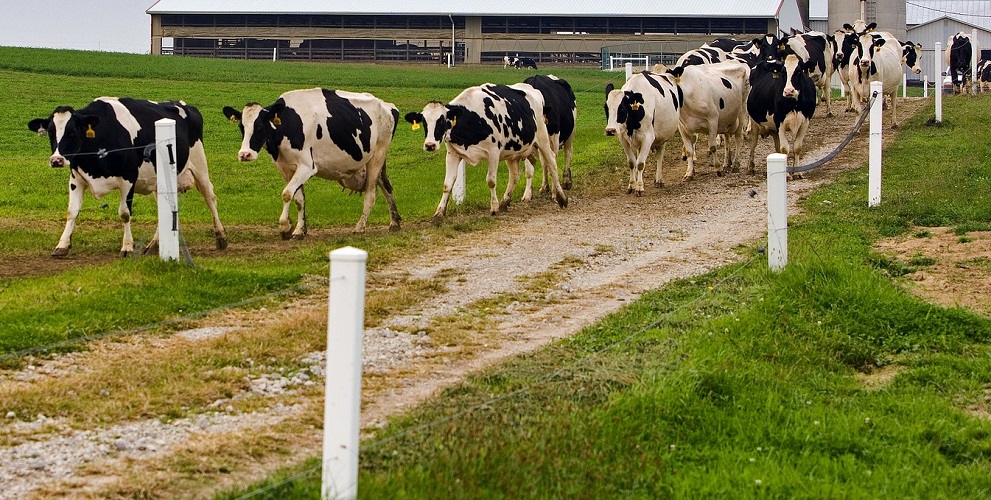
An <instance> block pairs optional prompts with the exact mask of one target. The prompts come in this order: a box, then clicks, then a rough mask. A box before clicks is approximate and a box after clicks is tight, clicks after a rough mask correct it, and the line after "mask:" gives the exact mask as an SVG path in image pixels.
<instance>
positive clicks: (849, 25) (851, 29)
mask: <svg viewBox="0 0 991 500" xmlns="http://www.w3.org/2000/svg"><path fill="white" fill-rule="evenodd" d="M843 29H845V30H847V31H853V25H852V24H850V23H843Z"/></svg>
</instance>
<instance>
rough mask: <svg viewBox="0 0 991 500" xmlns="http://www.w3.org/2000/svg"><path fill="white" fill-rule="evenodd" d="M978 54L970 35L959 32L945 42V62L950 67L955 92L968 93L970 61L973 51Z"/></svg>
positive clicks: (978, 50)
mask: <svg viewBox="0 0 991 500" xmlns="http://www.w3.org/2000/svg"><path fill="white" fill-rule="evenodd" d="M975 50H977V53H978V54H979V53H980V49H979V48H977V47H976V43H975V41H974V40H971V37H970V33H964V32H962V31H961V32H959V33H957V34H955V35H953V36H951V37H950V38H948V39H947V40H946V53H945V56H944V58H945V60H946V64H947V66H949V67H950V78H951V81H952V82H953V89H954V91H955V92H967V93H969V92H970V85H971V84H972V83H973V82H971V74H970V73H971V60H972V58H973V54H974V51H975Z"/></svg>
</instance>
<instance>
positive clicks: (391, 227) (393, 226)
mask: <svg viewBox="0 0 991 500" xmlns="http://www.w3.org/2000/svg"><path fill="white" fill-rule="evenodd" d="M398 231H399V224H389V232H390V233H395V232H398Z"/></svg>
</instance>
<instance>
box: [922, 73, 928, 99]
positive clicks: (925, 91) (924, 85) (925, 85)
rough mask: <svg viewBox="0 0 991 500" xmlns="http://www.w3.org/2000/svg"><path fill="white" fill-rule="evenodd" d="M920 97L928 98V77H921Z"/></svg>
mask: <svg viewBox="0 0 991 500" xmlns="http://www.w3.org/2000/svg"><path fill="white" fill-rule="evenodd" d="M922 97H929V75H922Z"/></svg>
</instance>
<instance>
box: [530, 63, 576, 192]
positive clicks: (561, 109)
mask: <svg viewBox="0 0 991 500" xmlns="http://www.w3.org/2000/svg"><path fill="white" fill-rule="evenodd" d="M523 83H525V84H528V85H530V86H532V87H533V88H535V89H537V91H539V92H540V94H541V95H542V96H543V97H544V106H545V109H546V110H547V114H546V119H547V135H548V136H549V137H550V141H551V147H552V148H553V149H554V151H555V152H556V151H557V150H559V149H563V150H564V171H563V173H562V175H561V187H563V188H564V189H571V155H572V152H573V150H574V148H573V144H574V142H575V121H576V120H577V119H578V105H577V102H576V98H575V93H574V91H573V90H571V85H570V84H569V83H568V82H567V80H562V79H560V78H558V77H556V76H554V75H548V76H544V75H534V76H531V77H529V78H527V79H525V80H523ZM555 154H556V153H555ZM544 166H545V167H546V165H544ZM547 176H548V174H547V172H546V171H545V172H544V178H543V181H541V186H540V192H541V193H544V192H547V191H549V190H550V185H549V184H548V179H547Z"/></svg>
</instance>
